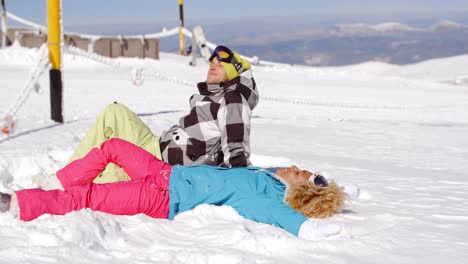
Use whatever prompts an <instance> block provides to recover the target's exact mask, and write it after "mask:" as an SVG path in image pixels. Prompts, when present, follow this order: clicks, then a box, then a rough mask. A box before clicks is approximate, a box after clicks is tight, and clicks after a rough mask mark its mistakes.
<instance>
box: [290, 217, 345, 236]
mask: <svg viewBox="0 0 468 264" xmlns="http://www.w3.org/2000/svg"><path fill="white" fill-rule="evenodd" d="M342 232H347V228H346V227H345V225H343V224H336V223H324V222H322V223H320V222H312V221H310V220H307V221H305V222H304V223H302V225H301V227H300V228H299V234H298V237H300V238H302V239H305V240H319V239H324V238H327V237H331V236H335V235H341V234H342Z"/></svg>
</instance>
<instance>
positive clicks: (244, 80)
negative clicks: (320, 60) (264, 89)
mask: <svg viewBox="0 0 468 264" xmlns="http://www.w3.org/2000/svg"><path fill="white" fill-rule="evenodd" d="M197 87H198V91H199V92H200V94H201V95H214V94H216V93H219V92H227V91H238V92H239V93H240V94H241V95H242V96H243V97H244V98H245V100H246V101H247V102H248V104H249V107H250V109H251V110H253V109H254V108H255V107H256V106H257V104H258V98H259V95H258V89H257V84H256V83H255V80H254V78H253V76H252V70H248V71H245V72H243V73H242V74H241V75H240V76H237V77H236V78H234V79H232V80H229V81H227V82H222V83H220V84H208V83H207V82H200V83H198V84H197Z"/></svg>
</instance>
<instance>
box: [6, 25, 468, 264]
mask: <svg viewBox="0 0 468 264" xmlns="http://www.w3.org/2000/svg"><path fill="white" fill-rule="evenodd" d="M386 26H391V27H393V26H395V25H386ZM37 53H38V50H37V49H25V48H19V47H10V48H6V49H2V50H0V80H1V82H0V83H1V86H0V114H1V116H3V114H4V111H6V110H7V109H9V107H10V106H11V105H14V104H15V102H16V101H15V100H16V99H17V98H18V96H19V93H20V92H21V89H22V88H23V86H24V85H25V82H27V77H28V76H29V73H30V72H31V70H32V69H33V63H34V62H35V60H36V56H37ZM189 60H190V58H187V57H182V56H179V55H175V54H168V53H162V54H161V58H160V60H157V61H155V60H139V59H123V58H121V59H114V62H115V65H128V67H120V68H119V67H112V66H109V65H104V64H101V63H99V62H97V61H93V60H91V59H89V58H85V57H82V56H79V55H71V54H70V53H68V52H66V53H65V58H64V71H63V72H64V74H63V78H64V119H65V122H64V124H56V123H54V122H52V121H51V120H50V102H49V91H48V89H49V80H48V76H47V74H45V75H43V76H42V77H41V79H40V80H39V84H40V87H36V91H37V92H35V91H32V94H31V95H30V97H29V99H28V100H27V101H26V102H25V104H24V105H23V106H22V107H21V108H20V110H19V111H18V113H17V115H16V119H15V131H14V134H12V135H11V136H9V137H5V136H2V137H1V138H0V191H1V192H9V193H10V192H12V191H15V190H18V189H21V188H33V187H38V186H44V187H48V188H53V187H56V186H57V182H55V181H54V173H55V171H56V170H58V169H59V168H61V167H63V166H64V165H65V164H66V162H67V160H68V158H69V157H70V155H71V154H72V152H73V150H74V149H75V148H76V147H77V145H78V144H79V142H80V139H81V138H82V137H83V136H84V135H85V134H86V132H87V130H88V129H89V127H90V126H91V124H92V123H93V121H94V119H95V118H96V116H97V115H98V113H99V111H100V110H102V109H103V108H104V107H105V106H106V105H107V104H109V103H112V102H114V101H118V102H121V103H124V104H126V105H127V106H129V107H130V108H131V109H132V110H134V111H135V112H136V113H137V114H138V115H139V116H140V118H141V119H142V120H143V121H144V122H145V123H146V124H148V126H149V127H150V128H151V129H152V130H153V131H154V132H155V133H156V134H160V133H161V132H162V131H163V130H166V129H168V128H169V127H170V126H172V125H173V124H176V123H177V122H178V119H179V117H180V116H182V115H183V114H184V113H186V112H187V110H188V103H187V102H188V99H189V97H190V96H191V95H192V94H194V93H196V92H197V90H196V88H195V87H194V86H191V84H193V83H196V82H197V81H203V80H205V78H206V71H207V64H206V63H205V62H204V61H202V60H199V61H198V62H197V66H196V67H191V66H189ZM132 69H133V70H132ZM135 69H139V70H141V69H143V71H144V73H145V75H144V76H145V77H144V79H143V80H139V81H142V84H141V85H134V84H133V83H132V74H133V75H134V74H135ZM466 69H468V56H458V57H452V58H445V59H437V60H431V61H425V62H421V63H419V64H413V65H407V66H396V65H389V64H385V63H377V62H368V63H363V64H359V65H352V66H346V67H333V68H332V67H330V68H313V67H306V66H291V65H281V64H277V65H274V66H253V71H254V75H255V78H256V81H257V85H258V89H259V93H260V103H259V105H258V107H257V108H256V109H254V111H253V119H252V131H251V139H250V142H251V150H252V153H253V155H252V158H251V160H252V162H253V163H254V165H258V166H265V167H278V166H286V165H289V164H297V165H299V166H301V167H304V168H307V169H309V170H312V171H317V170H318V171H321V172H323V173H324V174H326V175H328V176H329V177H331V178H334V179H335V180H336V181H337V182H338V183H339V184H343V185H344V184H357V185H359V186H360V187H361V196H360V197H359V199H358V200H356V201H352V202H348V203H347V205H346V208H345V209H344V210H343V212H342V213H340V214H337V215H335V216H333V217H332V218H330V219H326V220H321V221H330V222H336V223H344V224H347V225H349V226H351V227H352V231H351V235H350V236H346V237H334V238H330V239H327V240H319V241H304V240H301V239H298V238H296V237H294V236H292V235H290V234H289V233H287V232H286V231H284V230H282V229H279V228H276V227H273V226H270V225H265V224H260V223H256V222H252V221H249V220H246V219H244V218H242V217H241V216H240V215H239V214H237V213H236V211H234V210H233V209H232V208H230V207H228V206H222V207H216V206H208V205H202V206H198V207H196V208H195V209H194V210H191V211H188V212H185V213H182V214H181V215H178V216H177V217H176V218H175V220H174V221H169V220H161V219H152V218H149V217H147V216H144V215H136V216H114V215H108V214H105V213H100V212H92V211H91V210H82V211H78V212H72V213H69V214H66V215H64V216H50V215H44V216H41V217H40V218H39V219H37V220H35V221H32V222H21V221H19V220H18V219H17V218H16V215H15V214H14V213H11V212H9V213H4V214H0V234H1V239H2V240H1V241H2V242H1V243H0V256H1V257H0V263H25V262H27V263H51V262H54V263H63V262H66V263H150V262H156V263H408V264H414V263H424V264H429V263H440V262H445V263H465V262H466V258H467V257H468V254H467V253H466V247H467V245H468V241H467V238H468V209H467V208H468V192H467V188H468V163H467V160H468V137H467V136H466V135H468V72H467V71H466ZM133 77H135V76H133ZM133 81H135V80H134V79H133ZM2 112H3V113H2Z"/></svg>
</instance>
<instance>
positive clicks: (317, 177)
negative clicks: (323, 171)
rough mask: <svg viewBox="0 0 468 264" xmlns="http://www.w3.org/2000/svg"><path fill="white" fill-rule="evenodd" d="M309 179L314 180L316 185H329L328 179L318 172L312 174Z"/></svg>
mask: <svg viewBox="0 0 468 264" xmlns="http://www.w3.org/2000/svg"><path fill="white" fill-rule="evenodd" d="M309 181H311V182H313V183H314V184H315V186H320V187H327V186H328V181H327V179H325V177H323V176H322V175H320V174H318V173H317V172H315V173H314V174H312V176H310V178H309Z"/></svg>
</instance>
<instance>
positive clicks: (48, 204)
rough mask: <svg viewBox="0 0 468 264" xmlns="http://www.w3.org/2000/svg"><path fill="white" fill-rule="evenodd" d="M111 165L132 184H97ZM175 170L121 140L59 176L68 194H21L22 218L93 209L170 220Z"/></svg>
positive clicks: (110, 142) (94, 151) (38, 191)
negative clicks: (125, 175)
mask: <svg viewBox="0 0 468 264" xmlns="http://www.w3.org/2000/svg"><path fill="white" fill-rule="evenodd" d="M109 162H113V163H115V164H117V165H118V166H120V167H121V168H122V169H123V170H124V171H125V172H126V173H127V174H128V176H129V177H130V178H131V180H130V181H124V182H116V183H106V184H95V183H93V179H94V178H96V176H98V175H99V174H100V173H101V171H102V170H104V168H105V167H106V165H107V164H108V163H109ZM171 170H172V166H171V165H169V164H168V163H166V162H163V161H161V160H159V159H157V158H156V157H154V156H153V155H152V154H151V153H149V152H147V151H146V150H144V149H142V148H140V147H138V146H136V145H134V144H132V143H130V142H127V141H124V140H122V139H118V138H112V139H110V140H108V141H106V142H104V143H103V144H102V145H101V148H100V149H98V148H93V149H92V150H91V151H90V152H89V153H88V154H87V155H86V156H85V157H83V158H82V159H78V160H75V161H73V162H72V163H70V164H68V165H67V166H65V167H64V168H63V169H61V170H59V171H58V172H57V177H58V179H59V180H60V182H61V183H62V186H63V188H64V191H61V190H51V191H45V190H42V189H28V190H22V191H17V192H16V194H17V196H18V206H19V208H20V219H21V220H23V221H30V220H33V219H36V218H37V217H39V216H40V215H42V214H45V213H49V214H55V215H64V214H66V213H68V212H70V211H77V210H81V209H83V208H90V209H92V210H95V211H102V212H106V213H110V214H115V215H135V214H139V213H143V214H146V215H148V216H150V217H154V218H167V217H168V215H169V179H170V174H171Z"/></svg>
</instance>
